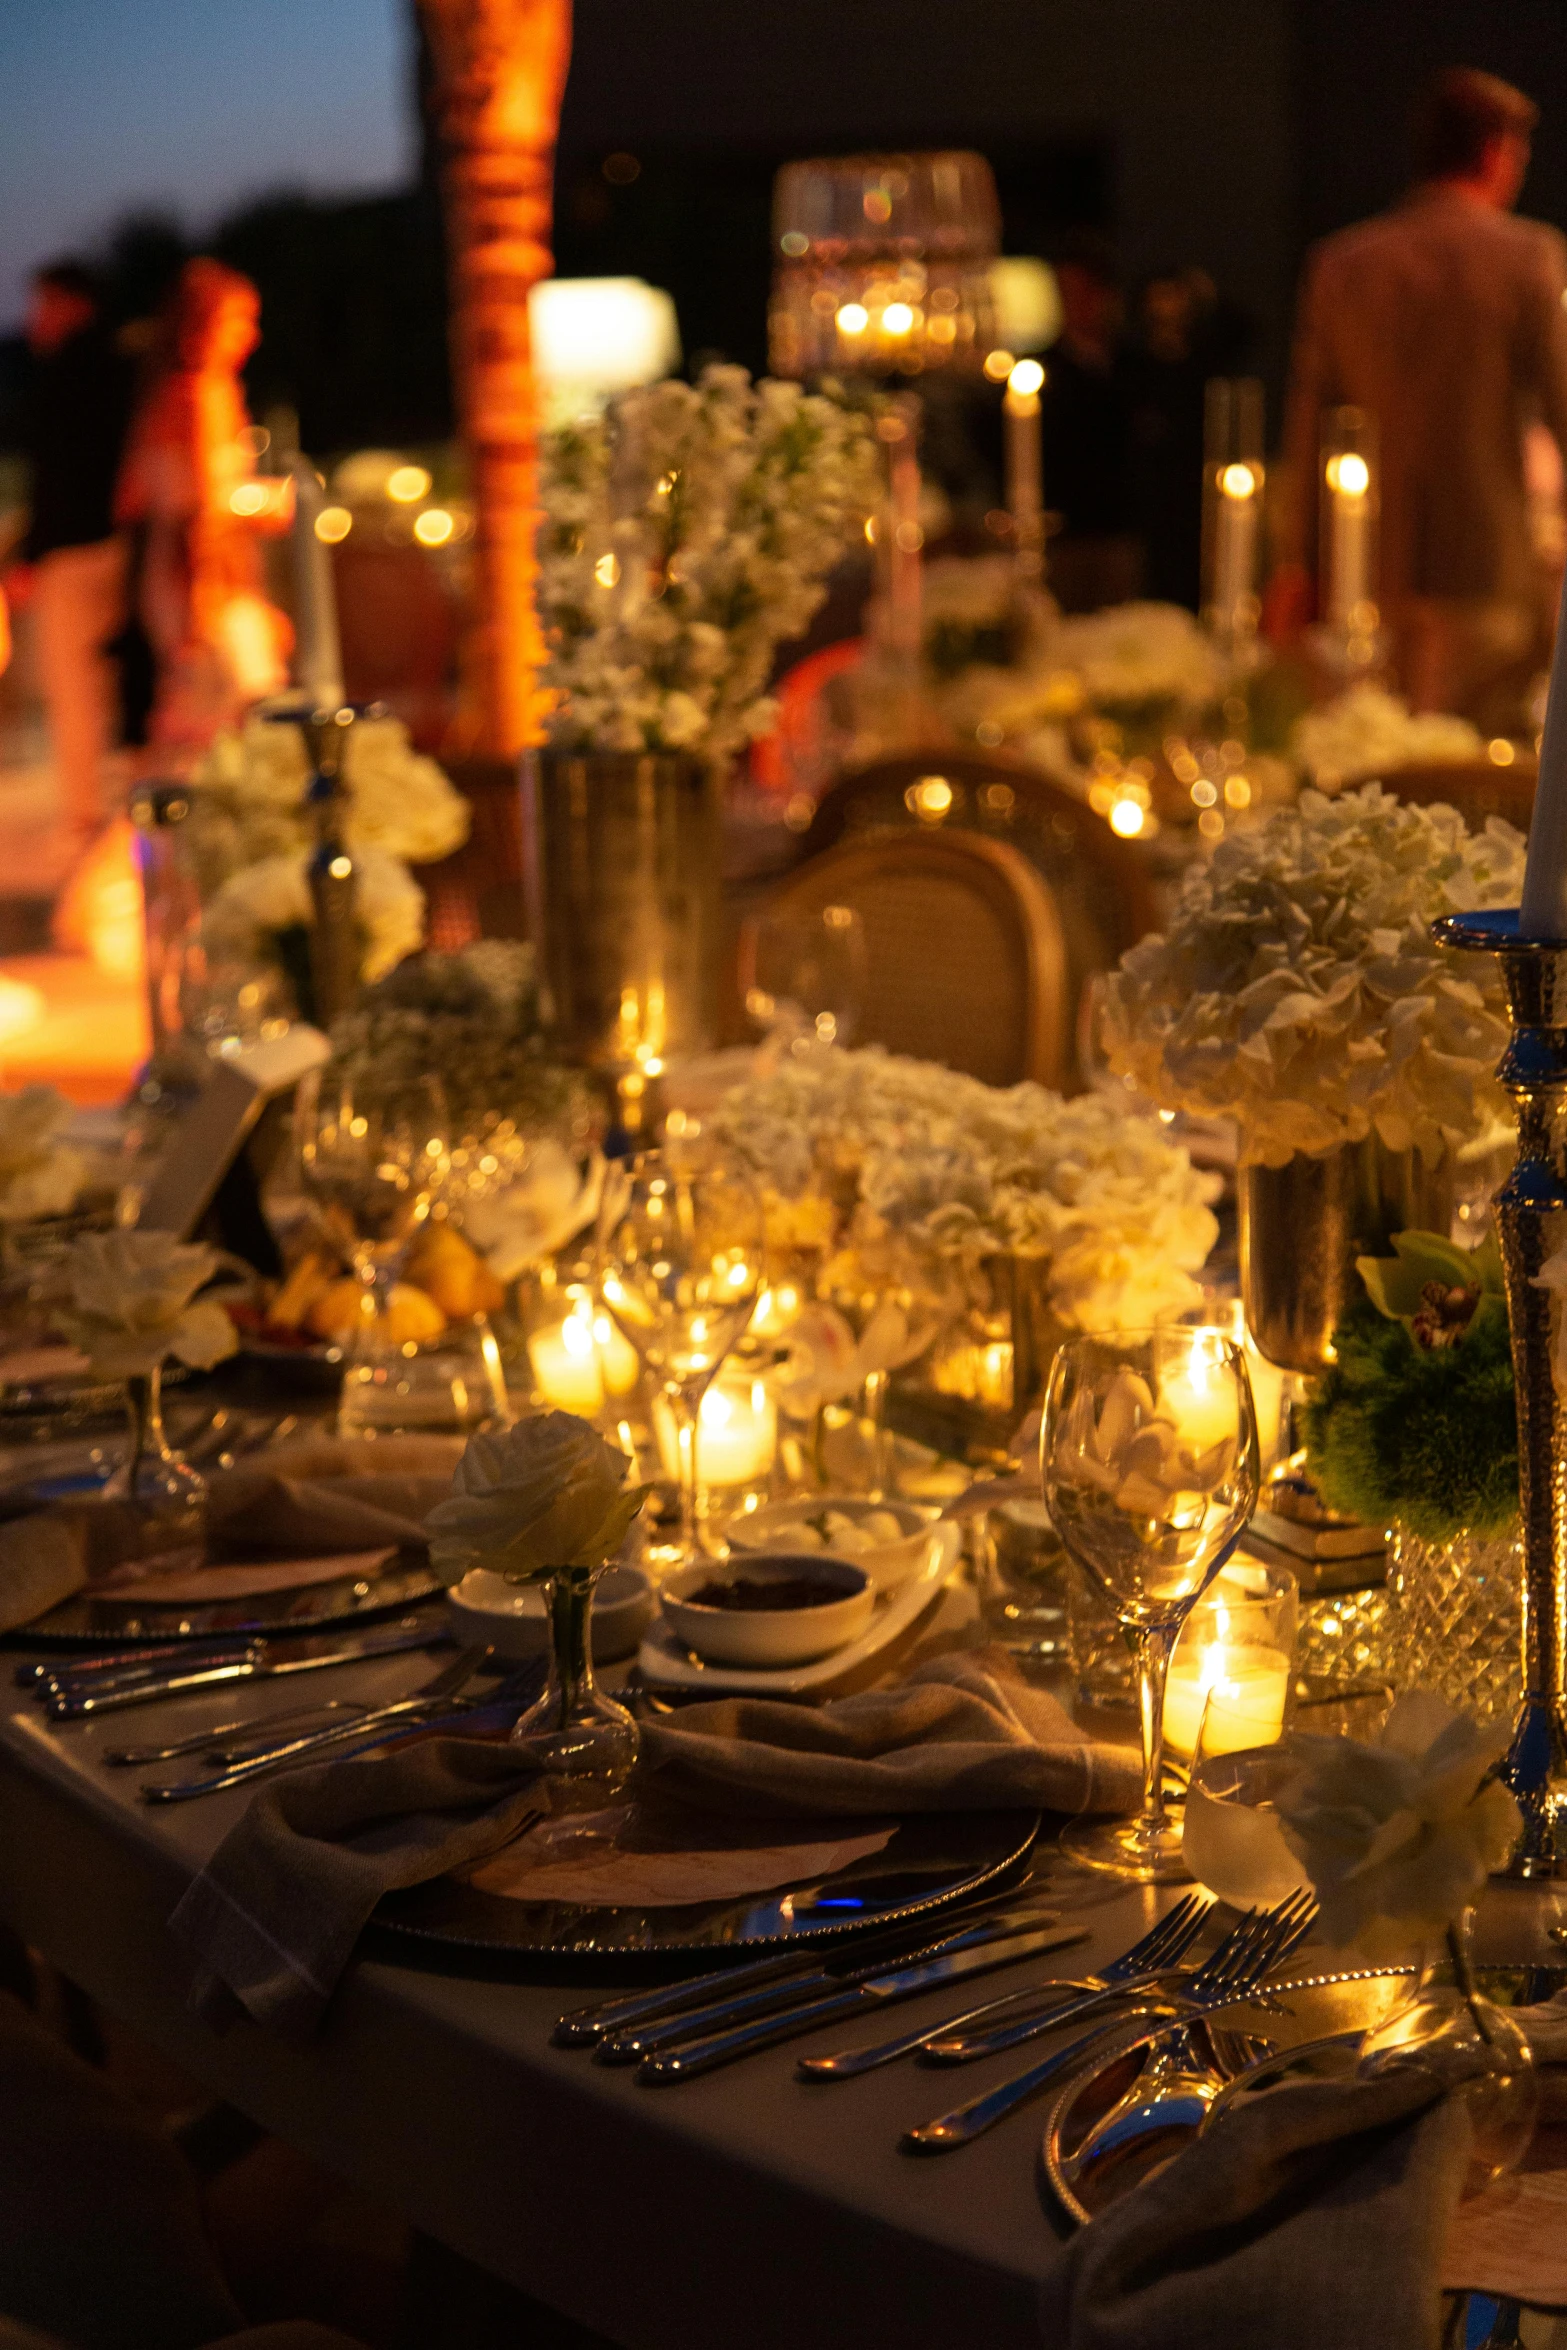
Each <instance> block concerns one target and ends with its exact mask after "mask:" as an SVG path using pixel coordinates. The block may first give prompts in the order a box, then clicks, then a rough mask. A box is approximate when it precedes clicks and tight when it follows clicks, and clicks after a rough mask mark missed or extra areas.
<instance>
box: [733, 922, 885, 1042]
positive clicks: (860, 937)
mask: <svg viewBox="0 0 1567 2350" xmlns="http://www.w3.org/2000/svg"><path fill="white" fill-rule="evenodd" d="M740 959H741V983H742V988H743V991H744V996H745V1008H746V1010H747V1012H748V1013H749V1014H750V1016H751V1018H752V1019H753V1020H754V1021H755V1023H756V1025H757V1027H758V1028H760V1029H761V1030H762V1031H763V1032H764V1034H768V1035H773V1034H778V1033H780V1032H781V1033H782V1034H783V1035H784V1036H785V1037H786V1038H787V1039H789V1040H791V1041H792V1040H795V1039H799V1040H802V1041H803V1042H804V1043H806V1044H822V1045H833V1044H839V1045H846V1044H852V1042H853V1041H854V1035H855V1031H856V1029H857V1028H858V1027H859V1022H860V1012H861V1008H862V1005H863V1001H864V996H865V925H864V923H863V922H862V921H861V919H860V917H859V915H858V914H856V913H855V911H854V909H853V907H852V906H823V907H822V908H821V909H820V911H819V912H818V913H815V914H763V915H761V916H760V917H759V918H758V919H757V921H756V922H754V923H753V924H752V925H751V926H750V927H749V928H748V929H747V930H746V932H745V934H744V937H743V939H742V941H741V951H740Z"/></svg>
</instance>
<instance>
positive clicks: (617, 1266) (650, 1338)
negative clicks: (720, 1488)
mask: <svg viewBox="0 0 1567 2350" xmlns="http://www.w3.org/2000/svg"><path fill="white" fill-rule="evenodd" d="M764 1237H765V1236H764V1230H763V1222H762V1203H761V1199H760V1197H759V1196H758V1194H757V1191H756V1187H755V1185H754V1184H753V1183H752V1181H751V1179H750V1177H749V1176H748V1175H747V1174H746V1173H745V1172H744V1171H743V1170H742V1169H740V1168H739V1167H737V1166H736V1165H734V1164H733V1163H732V1162H730V1161H726V1160H724V1159H722V1158H721V1157H719V1156H718V1155H717V1154H715V1153H710V1152H707V1151H705V1150H681V1151H678V1152H677V1151H670V1150H663V1151H647V1152H644V1153H643V1155H642V1156H641V1157H640V1158H639V1159H637V1160H636V1161H635V1163H634V1164H633V1165H632V1166H631V1167H630V1168H629V1169H627V1168H612V1169H611V1170H610V1173H609V1175H608V1177H607V1179H606V1181H605V1186H604V1203H603V1207H602V1210H601V1213H600V1219H599V1257H598V1275H597V1278H598V1291H599V1296H600V1298H601V1299H602V1300H603V1303H604V1305H605V1306H606V1308H607V1309H608V1311H609V1313H610V1315H611V1316H612V1318H613V1320H614V1322H615V1325H616V1327H617V1328H618V1329H619V1330H620V1331H621V1333H622V1335H623V1336H624V1337H625V1338H626V1339H628V1340H629V1342H630V1344H631V1345H632V1346H633V1347H634V1348H635V1350H636V1352H637V1354H638V1355H639V1356H640V1358H641V1360H642V1362H643V1364H644V1366H645V1367H646V1370H647V1372H648V1375H649V1379H650V1382H651V1384H652V1386H653V1388H654V1389H655V1391H656V1393H657V1395H658V1396H659V1397H660V1398H661V1399H662V1401H663V1403H664V1405H665V1406H666V1408H667V1410H668V1413H669V1416H670V1420H671V1422H672V1424H673V1427H674V1433H675V1449H676V1453H677V1456H678V1460H679V1467H680V1479H679V1482H680V1543H679V1557H680V1558H681V1559H682V1560H689V1559H697V1558H700V1557H701V1556H703V1554H704V1549H705V1545H704V1541H703V1534H702V1524H701V1513H700V1508H699V1500H698V1492H699V1486H700V1467H699V1462H698V1458H697V1453H698V1444H699V1425H700V1418H701V1408H702V1399H703V1397H704V1396H705V1395H706V1393H707V1391H708V1389H709V1388H710V1387H711V1385H712V1383H713V1380H714V1378H715V1377H716V1375H717V1373H718V1370H719V1367H720V1365H721V1364H722V1363H723V1361H724V1360H725V1358H726V1356H728V1355H729V1354H730V1352H731V1351H732V1350H733V1348H734V1347H735V1346H736V1345H737V1344H738V1342H739V1340H740V1339H741V1338H742V1337H743V1336H744V1333H745V1329H746V1325H747V1324H748V1322H749V1321H750V1319H751V1311H752V1308H753V1306H754V1305H755V1303H756V1298H757V1292H758V1289H759V1287H760V1284H761V1278H762V1267H763V1260H764Z"/></svg>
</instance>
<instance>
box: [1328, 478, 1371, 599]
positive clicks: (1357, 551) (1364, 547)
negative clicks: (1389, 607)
mask: <svg viewBox="0 0 1567 2350" xmlns="http://www.w3.org/2000/svg"><path fill="white" fill-rule="evenodd" d="M1325 470H1326V475H1327V485H1328V499H1329V509H1328V511H1329V518H1330V519H1329V529H1328V617H1329V619H1330V620H1331V621H1332V623H1333V625H1334V626H1335V627H1336V628H1345V629H1347V628H1350V627H1351V626H1352V625H1353V623H1354V619H1355V616H1356V613H1357V611H1358V609H1359V607H1360V606H1361V605H1362V604H1364V603H1365V602H1366V600H1367V598H1368V596H1369V595H1370V592H1371V579H1370V559H1371V468H1370V466H1369V465H1368V464H1367V463H1366V460H1365V458H1364V457H1362V456H1361V455H1360V454H1359V453H1358V451H1356V450H1353V449H1349V450H1345V451H1343V452H1342V453H1341V454H1339V455H1337V456H1333V457H1330V458H1329V459H1328V461H1327V466H1326V469H1325Z"/></svg>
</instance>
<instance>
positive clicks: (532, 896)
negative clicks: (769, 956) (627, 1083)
mask: <svg viewBox="0 0 1567 2350" xmlns="http://www.w3.org/2000/svg"><path fill="white" fill-rule="evenodd" d="M721 788H722V787H721V778H720V776H719V774H718V772H717V771H716V770H715V769H714V768H713V767H711V766H709V765H708V764H707V763H706V762H704V761H702V760H698V759H694V758H688V757H685V756H683V755H678V754H675V753H666V752H658V753H654V752H647V753H638V752H629V751H628V752H619V751H593V752H577V751H549V750H544V751H530V752H529V753H528V755H527V757H526V759H525V760H524V762H523V778H522V848H523V890H524V898H525V905H526V912H527V920H528V931H529V935H530V937H531V938H532V939H533V940H534V942H535V944H536V946H537V949H538V954H539V968H540V979H541V984H542V991H543V994H544V997H545V1001H546V1011H547V1017H548V1018H549V1020H550V1023H551V1025H552V1026H553V1028H554V1030H555V1032H556V1034H557V1035H558V1036H559V1037H560V1039H561V1041H562V1042H563V1043H564V1044H566V1045H567V1046H568V1047H569V1048H570V1049H571V1050H572V1051H573V1052H576V1053H579V1054H580V1055H581V1056H582V1057H583V1058H584V1059H585V1060H586V1061H588V1062H589V1063H590V1064H591V1065H592V1066H594V1067H596V1068H600V1069H604V1070H606V1071H609V1072H613V1073H616V1074H624V1073H625V1072H628V1071H637V1070H641V1071H644V1072H646V1073H648V1074H649V1075H653V1076H656V1075H657V1072H658V1068H659V1066H660V1065H661V1064H662V1063H663V1062H664V1061H665V1060H667V1059H669V1058H670V1057H672V1056H679V1055H683V1054H687V1053H694V1052H702V1051H705V1050H706V1049H707V1048H708V1047H709V1046H710V1045H711V1044H712V1042H713V1039H714V1034H715V1030H716V1025H717V1014H718V991H719V978H720V972H721V967H722V964H721V958H722V935H721V925H722V913H723V904H722V873H721V862H722V837H721V831H720V812H721Z"/></svg>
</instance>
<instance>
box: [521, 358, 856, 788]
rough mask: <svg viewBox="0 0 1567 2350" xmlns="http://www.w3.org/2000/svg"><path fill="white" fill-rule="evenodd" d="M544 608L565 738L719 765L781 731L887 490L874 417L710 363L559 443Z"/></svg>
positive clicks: (542, 557)
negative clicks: (794, 642) (789, 695)
mask: <svg viewBox="0 0 1567 2350" xmlns="http://www.w3.org/2000/svg"><path fill="white" fill-rule="evenodd" d="M542 491H543V501H544V507H545V522H544V525H543V528H542V529H541V531H540V534H539V573H540V576H539V610H540V614H541V616H542V619H543V622H544V626H545V629H546V631H547V633H548V637H549V643H550V660H549V664H548V667H547V669H546V673H545V679H546V683H547V684H548V685H549V686H550V687H551V688H552V689H553V691H554V693H555V695H556V696H557V706H556V709H555V712H554V715H553V716H552V718H551V720H550V740H551V742H552V743H553V744H555V745H557V746H558V747H561V748H565V749H573V750H595V751H693V752H700V753H701V754H702V755H703V756H705V757H708V758H721V757H723V756H724V755H725V754H727V753H728V752H730V751H732V750H734V749H735V748H736V747H737V746H738V745H739V744H740V743H742V742H743V741H744V740H746V739H747V737H749V736H754V735H757V734H760V733H764V732H765V731H766V730H767V728H768V727H769V726H770V725H771V724H772V723H773V719H774V715H775V712H774V706H773V704H772V703H771V702H770V701H768V700H767V699H766V698H765V695H764V690H763V689H764V688H765V686H766V683H767V678H768V672H769V671H770V669H771V667H772V660H773V653H774V650H775V648H776V647H777V646H778V645H779V644H780V643H782V642H783V641H784V640H785V639H786V638H789V637H792V636H798V635H799V634H800V633H801V632H802V631H803V629H804V628H805V626H806V623H807V622H808V621H809V619H810V617H811V615H812V613H813V612H814V611H815V610H816V608H817V606H818V605H819V604H820V602H821V600H822V597H823V595H824V594H825V592H826V591H825V588H824V587H823V585H822V582H823V580H824V579H825V576H826V574H827V573H828V572H829V571H830V570H831V569H832V567H833V565H834V564H835V563H836V562H837V561H838V559H839V557H840V556H841V555H842V554H843V552H844V551H845V549H846V547H847V546H848V545H849V544H850V542H851V541H852V539H853V538H854V536H855V534H856V533H857V532H858V531H859V530H860V529H861V527H862V526H863V524H864V521H865V519H866V517H867V515H868V514H869V513H870V512H871V510H872V508H873V506H874V505H875V502H876V498H877V466H876V455H875V441H874V438H873V434H872V429H871V424H870V420H869V419H868V417H866V416H864V415H862V414H860V413H857V412H856V411H854V410H852V409H849V408H847V407H845V406H844V404H843V403H842V402H841V401H840V400H838V399H836V398H832V397H829V396H827V395H826V394H824V393H819V392H805V391H802V390H801V389H800V387H799V386H798V385H797V384H789V383H774V382H772V381H768V380H764V381H762V382H759V383H756V384H754V385H753V384H752V383H751V381H750V379H749V378H748V376H747V375H746V372H745V370H744V369H743V368H739V367H710V368H708V369H707V370H706V371H705V373H704V374H703V376H702V378H701V381H700V382H699V383H697V384H684V383H677V382H667V383H659V384H651V385H648V386H646V387H645V388H643V389H640V390H637V391H632V392H626V393H623V394H622V395H621V397H620V398H619V399H618V400H615V401H612V402H611V404H610V406H609V408H608V410H607V411H606V413H605V414H604V416H602V417H590V418H585V419H583V420H581V421H579V422H578V423H576V424H573V425H569V426H567V427H565V428H564V429H563V430H561V431H559V432H556V433H552V434H550V435H549V436H548V437H547V439H546V441H545V444H544V456H543V481H542Z"/></svg>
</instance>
